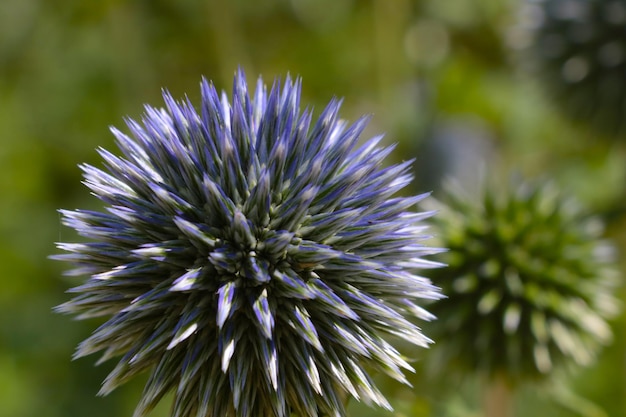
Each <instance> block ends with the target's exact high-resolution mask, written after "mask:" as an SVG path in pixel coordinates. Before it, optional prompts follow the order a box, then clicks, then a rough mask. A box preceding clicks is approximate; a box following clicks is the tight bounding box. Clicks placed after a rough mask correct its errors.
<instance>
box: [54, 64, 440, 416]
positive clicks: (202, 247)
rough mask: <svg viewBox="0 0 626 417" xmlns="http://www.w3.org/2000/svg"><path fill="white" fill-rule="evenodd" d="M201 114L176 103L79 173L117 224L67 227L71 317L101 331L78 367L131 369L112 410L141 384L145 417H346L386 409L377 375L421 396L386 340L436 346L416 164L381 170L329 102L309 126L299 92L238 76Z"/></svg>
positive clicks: (92, 216)
mask: <svg viewBox="0 0 626 417" xmlns="http://www.w3.org/2000/svg"><path fill="white" fill-rule="evenodd" d="M201 92H202V102H201V111H200V112H199V113H198V112H197V111H196V110H195V109H194V107H193V106H192V104H191V103H190V102H189V100H185V101H182V102H176V101H175V100H174V99H173V98H172V97H171V96H170V95H169V94H168V93H167V92H165V93H164V100H165V105H166V108H165V109H155V108H152V107H146V113H145V116H144V117H143V119H142V123H141V124H140V123H137V122H135V121H133V120H128V121H127V124H128V128H129V130H130V135H127V134H124V133H122V132H121V131H119V130H117V129H112V131H113V134H114V135H115V137H116V138H117V145H118V147H119V148H120V150H121V152H122V154H123V156H116V155H114V154H113V153H110V152H109V151H107V150H104V149H99V151H98V152H99V154H100V155H101V156H102V158H103V159H104V165H105V168H104V169H99V168H95V167H93V166H89V165H82V166H81V168H82V170H83V171H84V175H85V181H84V182H85V184H86V185H87V187H89V188H90V189H91V191H92V193H93V194H94V195H95V196H96V197H97V198H99V199H100V200H102V201H103V202H104V204H105V210H104V211H87V210H74V211H68V210H62V211H61V213H62V214H63V222H64V224H66V225H67V226H69V227H72V228H74V229H75V230H76V231H77V232H78V233H79V234H80V235H81V236H83V237H85V238H87V240H88V242H86V243H59V244H58V247H59V248H60V249H61V250H63V251H65V252H67V253H65V254H61V255H57V256H55V257H54V258H56V259H59V260H63V261H68V262H70V263H72V264H73V266H74V268H73V269H71V270H70V271H69V274H70V275H79V276H80V275H82V276H87V278H86V281H85V282H84V283H83V284H82V285H80V286H78V287H76V288H73V289H72V290H70V292H71V293H73V294H75V296H74V298H72V299H71V300H70V301H69V302H67V303H65V304H63V305H61V306H59V307H58V311H60V312H62V313H71V314H77V315H78V318H79V319H86V318H91V317H105V318H107V321H106V322H105V323H104V324H102V325H101V326H100V327H99V328H98V329H97V330H96V331H95V332H94V333H93V334H92V335H91V337H89V338H88V339H86V340H85V341H84V342H82V343H81V344H80V346H79V347H78V350H77V352H76V355H75V356H76V357H82V356H85V355H89V354H91V353H94V352H101V351H103V355H102V359H101V360H100V361H105V360H108V359H110V358H113V357H121V358H120V359H119V362H118V364H117V366H116V367H115V368H114V369H113V371H112V372H111V373H110V375H109V376H108V377H107V379H106V381H105V382H104V384H103V386H102V389H101V391H100V393H101V394H107V393H109V392H110V391H111V390H113V389H114V388H116V387H117V386H119V385H120V384H122V383H124V382H126V381H128V380H129V379H131V378H132V377H133V376H135V375H136V374H139V373H141V372H145V371H148V372H149V373H150V376H149V379H148V382H147V383H146V386H145V390H144V393H143V397H142V399H141V402H140V403H139V405H138V406H137V409H136V412H135V416H144V415H146V413H147V412H148V411H149V410H150V409H151V408H153V407H154V406H155V404H156V403H157V402H158V401H159V400H160V399H161V398H162V397H163V396H164V395H165V394H166V393H167V392H170V391H173V392H174V393H175V395H174V402H173V405H172V416H175V417H188V416H203V417H205V416H220V417H221V416H238V417H239V416H288V415H290V413H295V414H296V415H298V416H318V415H332V416H343V415H345V409H344V404H343V403H342V399H344V398H346V397H348V398H349V397H353V398H356V399H358V400H361V401H364V402H365V403H368V404H377V405H379V406H383V407H387V408H389V407H390V406H389V403H388V402H387V401H386V400H385V398H384V397H383V396H382V395H381V393H380V392H379V390H378V389H377V388H376V386H375V385H374V382H373V380H372V378H371V376H370V374H369V371H371V370H375V371H382V372H384V373H386V374H387V375H389V376H391V377H392V378H395V379H396V380H399V381H402V382H404V383H408V382H407V380H406V379H405V377H404V375H403V371H404V370H411V366H410V365H409V364H408V363H407V362H406V360H405V359H404V358H403V356H402V355H401V354H400V353H399V351H398V350H397V349H396V348H394V346H392V344H391V343H390V341H388V337H387V336H392V337H395V338H400V339H404V340H406V341H408V342H410V343H412V344H414V345H418V346H427V344H428V343H429V339H428V338H427V337H426V336H425V335H424V334H422V332H421V331H420V329H419V328H418V327H417V326H416V325H415V324H414V319H416V318H418V319H426V320H427V319H430V318H431V317H432V316H431V315H430V314H429V313H427V312H426V311H425V310H423V309H422V308H420V307H419V306H418V305H417V304H416V303H417V301H418V300H419V299H432V298H438V296H439V292H438V289H437V288H435V287H433V286H432V285H431V283H430V281H429V280H428V279H426V278H423V277H421V276H419V275H417V274H418V272H419V271H420V270H421V269H422V268H429V267H432V266H436V265H437V264H436V263H435V262H432V261H428V260H425V259H423V256H425V255H428V254H432V253H434V252H437V251H438V250H437V249H434V248H429V247H426V246H423V245H422V244H421V241H422V240H423V239H424V238H425V237H426V236H425V235H424V228H425V226H424V225H423V224H422V220H423V219H425V218H427V217H429V216H430V215H431V214H432V213H431V212H414V211H413V209H414V206H415V205H416V204H417V203H418V202H420V201H421V200H422V199H423V198H424V197H425V195H424V194H422V195H418V196H415V197H396V196H395V194H396V193H397V192H398V191H399V190H401V189H402V188H403V187H405V186H406V185H407V184H409V182H410V181H411V176H410V174H409V169H410V162H405V163H402V164H399V165H394V166H391V167H387V168H384V167H382V162H383V160H384V158H385V157H386V156H387V155H388V154H389V153H390V152H391V150H392V149H391V148H390V147H381V146H380V145H379V143H380V140H381V137H375V138H373V139H370V140H369V141H367V142H366V143H365V144H363V145H362V146H360V147H359V146H357V141H358V139H359V136H360V134H361V133H362V131H363V129H364V128H365V126H366V123H367V119H366V118H362V119H360V120H358V121H357V122H356V123H354V124H353V125H351V126H348V125H347V124H346V123H345V122H343V121H341V120H339V119H338V111H339V108H340V101H338V100H332V101H331V102H330V104H328V106H327V107H326V108H325V109H324V110H323V112H322V114H321V115H320V117H319V120H317V121H316V122H315V123H314V124H312V125H311V120H312V112H311V110H309V109H307V110H305V111H304V112H302V113H301V112H300V110H299V101H300V81H299V80H296V81H295V82H292V81H291V80H290V79H289V78H287V79H286V81H285V83H284V86H283V87H282V89H281V87H280V82H276V83H275V84H274V85H273V87H272V89H271V91H270V92H269V94H267V91H266V88H265V86H264V85H263V82H262V80H261V79H259V81H258V84H257V86H256V91H255V94H254V95H253V96H250V95H249V94H248V89H247V86H246V82H245V76H244V74H243V73H242V72H239V73H237V74H236V76H235V80H234V87H233V93H232V103H231V102H229V100H228V97H227V96H226V94H225V93H223V94H222V95H221V97H220V96H219V95H218V93H217V92H216V90H215V88H214V86H213V85H212V84H210V83H209V82H207V81H206V80H204V81H203V82H202V84H201Z"/></svg>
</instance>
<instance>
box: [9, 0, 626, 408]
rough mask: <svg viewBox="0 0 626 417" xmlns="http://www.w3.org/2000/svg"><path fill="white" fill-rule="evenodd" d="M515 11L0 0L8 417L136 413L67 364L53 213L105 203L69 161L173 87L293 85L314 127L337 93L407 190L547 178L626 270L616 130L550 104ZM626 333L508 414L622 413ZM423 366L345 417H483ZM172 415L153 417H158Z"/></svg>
mask: <svg viewBox="0 0 626 417" xmlns="http://www.w3.org/2000/svg"><path fill="white" fill-rule="evenodd" d="M523 3H524V2H523V1H522V0H519V1H517V0H259V1H249V0H232V1H217V0H135V1H123V0H100V1H97V2H87V1H82V0H62V1H44V0H20V1H2V2H0V132H1V133H0V234H1V236H2V239H1V240H0V279H1V280H2V285H1V286H0V288H1V289H0V417H34V416H45V417H82V416H90V417H99V416H102V417H104V416H107V417H109V416H119V417H122V416H130V415H132V410H133V409H134V406H135V404H136V403H137V401H138V399H139V396H140V392H141V388H142V385H143V382H144V381H143V380H141V379H138V380H136V381H134V382H132V383H130V384H128V385H126V386H125V387H123V388H121V389H118V390H117V391H116V392H114V393H113V394H111V395H110V396H108V397H106V398H98V397H96V396H95V394H96V392H97V391H98V389H99V386H100V383H101V381H102V380H103V379H104V378H105V376H106V375H107V373H108V372H109V371H110V370H111V368H112V367H113V365H114V361H111V363H106V364H103V365H100V366H98V367H95V366H94V362H95V360H96V359H97V358H91V357H90V358H86V359H81V360H78V361H75V362H71V361H70V360H71V355H72V352H73V351H74V348H75V346H76V345H77V344H78V342H79V341H80V340H82V339H84V338H86V337H87V336H88V335H89V334H90V332H91V331H92V330H93V328H94V326H95V323H93V322H73V321H70V320H69V319H68V318H67V317H63V316H59V315H56V314H53V313H52V311H51V309H52V307H53V306H55V305H57V304H59V303H61V302H63V301H65V300H66V299H67V298H68V296H67V295H66V294H64V291H65V290H67V289H68V288H69V287H71V286H73V285H76V284H77V281H76V280H72V279H69V278H66V277H63V276H62V271H63V267H64V265H61V264H60V263H58V262H53V261H50V260H48V259H47V256H48V255H50V254H53V253H55V252H56V249H55V247H54V242H56V241H72V240H73V239H75V236H74V234H73V232H72V231H71V230H69V229H66V228H64V227H62V226H61V224H60V217H59V214H58V213H57V211H56V210H57V209H59V208H67V209H75V208H79V207H80V208H98V207H99V204H98V202H97V201H96V200H95V199H93V198H92V197H91V196H90V195H89V192H88V190H87V189H86V188H85V187H84V186H82V184H81V183H80V181H81V176H80V171H79V169H78V167H77V164H79V163H83V162H86V163H91V164H94V165H97V166H98V165H99V164H100V162H99V159H98V157H97V154H96V152H95V148H96V147H98V146H102V147H105V148H108V149H111V150H113V149H115V148H114V144H113V137H112V135H111V134H110V133H109V130H108V127H109V126H110V125H115V126H117V127H119V128H121V129H122V130H124V121H123V118H124V117H125V116H129V117H131V118H139V117H140V116H141V113H142V111H143V108H142V106H143V104H144V103H149V104H151V105H154V106H161V104H162V99H161V89H162V88H167V89H168V90H169V91H171V92H172V94H173V95H174V96H175V97H182V96H183V95H184V94H187V95H188V96H189V97H190V98H191V100H192V101H194V102H195V103H198V99H199V82H200V79H201V77H202V76H205V77H207V78H209V79H211V80H213V81H214V83H215V84H216V85H217V87H218V88H220V89H226V90H229V89H230V87H231V83H232V77H233V74H234V71H235V70H236V68H237V67H238V66H241V67H242V68H243V69H244V70H245V71H246V73H247V75H248V77H249V80H248V81H249V83H251V84H252V83H253V82H254V81H255V79H256V77H257V76H258V75H263V78H264V80H265V81H266V83H268V84H271V82H272V81H273V79H274V78H275V77H283V76H284V75H285V74H287V73H290V74H291V75H293V76H295V75H298V76H301V77H302V78H303V103H305V104H312V105H314V106H315V109H317V110H318V112H319V111H320V110H321V108H322V107H323V106H324V105H325V104H326V103H327V102H328V101H329V100H330V98H331V97H333V96H339V97H345V101H344V105H343V110H342V116H343V117H344V118H346V119H348V120H352V121H354V120H356V118H357V117H358V116H359V115H361V114H363V113H371V114H373V116H374V117H373V120H372V122H371V124H370V127H369V128H368V132H367V133H368V135H370V136H372V135H374V134H378V133H381V132H386V141H387V143H398V147H397V148H396V152H395V154H394V156H393V157H392V159H393V158H395V160H396V161H399V160H403V159H408V158H415V159H416V164H415V174H416V181H415V183H414V185H413V187H414V190H412V192H422V191H431V190H432V191H434V192H435V195H437V192H438V190H439V186H440V183H441V179H442V178H443V177H444V176H446V175H452V176H457V177H460V178H462V179H463V182H464V184H465V186H466V187H468V189H471V187H478V184H479V183H480V178H481V176H485V175H489V176H505V177H506V176H508V175H510V174H511V173H517V174H521V175H523V176H525V177H529V178H542V179H549V180H551V181H553V182H555V183H556V184H557V185H558V186H559V187H560V188H562V189H563V190H564V191H565V192H567V193H569V194H572V195H574V196H576V197H577V198H579V199H580V200H582V201H583V202H584V203H585V204H586V205H587V206H588V207H589V208H590V210H592V211H593V212H595V213H597V214H598V215H600V216H602V217H603V218H604V219H605V221H606V224H607V226H608V227H607V235H608V237H610V238H611V239H613V240H614V241H615V242H616V244H617V245H618V254H619V255H620V258H624V257H623V254H624V253H626V252H625V251H626V212H625V209H626V204H625V202H626V200H625V199H624V197H625V191H626V187H625V186H624V178H626V148H625V147H624V141H626V135H625V134H624V129H622V130H621V131H618V132H617V133H616V132H610V133H606V132H599V133H596V132H597V130H594V129H589V128H587V127H586V125H585V124H584V123H580V120H575V119H576V118H574V120H572V118H571V117H567V116H566V115H564V114H563V112H561V111H560V110H559V106H558V102H556V101H555V100H551V99H550V94H547V93H546V90H547V89H546V88H545V83H544V84H542V82H541V80H542V78H541V77H540V76H538V75H537V71H536V69H533V68H534V67H533V65H527V64H528V63H529V62H531V61H532V56H531V55H532V52H531V51H530V49H532V48H528V44H529V39H530V38H529V34H528V33H527V31H528V30H533V29H536V27H537V25H538V24H539V23H541V22H542V21H543V20H542V15H541V14H540V13H535V12H533V10H535V9H528V4H523ZM534 3H536V4H534V6H536V5H537V4H539V3H541V2H534ZM615 3H618V2H615ZM528 10H530V12H529V11H528ZM544 20H545V19H544ZM619 34H621V35H618V36H622V38H621V41H622V42H623V41H624V39H626V34H625V33H624V32H623V31H621V32H619ZM618 40H619V39H618ZM624 52H626V51H624ZM571 66H572V65H570V67H571ZM570 69H571V68H570ZM579 69H580V66H578V67H576V66H575V65H574V67H573V70H572V71H574V72H573V74H574V76H576V75H577V74H579V73H576V71H575V70H579ZM570 72H571V71H570ZM622 73H623V74H624V77H623V79H624V80H626V73H624V71H622ZM568 74H569V73H568ZM570 75H571V74H570ZM570 78H571V77H570ZM624 82H626V81H624ZM617 88H619V87H617ZM622 88H623V85H622ZM622 92H623V90H622ZM622 104H623V105H626V104H624V103H622ZM623 263H624V262H622V264H623ZM622 269H623V265H622ZM619 291H620V297H621V299H622V300H626V297H625V296H624V289H623V287H622V288H620V290H619ZM625 326H626V321H625V319H624V315H623V314H622V316H620V317H619V318H617V319H616V320H614V321H613V322H612V327H613V330H614V332H615V337H614V341H613V343H612V344H611V345H610V346H608V347H607V348H606V349H604V350H603V352H602V355H601V356H600V357H599V360H598V361H597V363H596V364H595V365H594V366H593V367H590V368H587V369H582V370H576V371H574V372H573V373H568V374H564V375H563V376H560V377H559V376H558V375H557V378H556V379H555V380H553V381H552V382H549V383H543V384H541V385H533V384H529V385H527V386H525V387H523V389H522V390H521V392H519V393H518V395H517V397H516V399H515V409H516V413H517V414H516V415H518V416H521V417H524V416H555V417H574V416H584V417H604V416H626V399H625V398H626V332H625ZM432 349H436V345H435V346H434V347H433V348H432ZM414 357H415V358H418V359H420V360H419V361H418V362H417V368H418V369H417V373H416V374H415V375H412V376H411V377H410V379H411V381H412V383H413V384H414V388H413V389H410V388H406V387H403V386H400V385H399V384H397V383H395V382H392V381H390V380H388V379H385V378H380V379H379V381H380V384H381V386H382V388H383V392H384V393H385V394H386V395H387V396H388V398H389V399H390V401H391V403H392V404H393V405H394V407H395V411H394V412H385V411H384V410H379V409H375V410H374V409H369V408H367V407H365V406H362V405H359V404H351V409H352V415H355V416H357V415H358V416H405V417H410V416H418V417H419V416H424V417H426V416H432V417H469V416H473V417H479V416H481V415H482V414H481V407H480V402H481V398H480V393H479V392H478V389H477V381H475V380H473V379H472V378H465V379H463V380H459V379H456V378H446V375H431V374H429V373H427V372H426V371H425V370H423V369H422V368H424V366H423V364H424V363H425V362H427V361H428V355H427V354H425V353H423V352H415V354H414ZM168 402H169V400H168V401H164V403H163V404H162V406H160V407H159V408H158V409H157V410H155V411H154V413H153V415H154V416H155V417H164V416H167V415H168V414H167V410H168Z"/></svg>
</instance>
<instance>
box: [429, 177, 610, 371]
mask: <svg viewBox="0 0 626 417" xmlns="http://www.w3.org/2000/svg"><path fill="white" fill-rule="evenodd" d="M485 187H487V189H486V190H485V191H484V194H483V195H482V196H481V197H479V198H478V199H476V198H475V197H477V196H473V197H474V198H472V197H470V196H468V195H465V194H464V193H463V191H462V190H460V189H455V188H453V187H449V188H448V189H447V192H446V193H445V195H444V198H443V200H442V202H441V203H438V204H441V205H442V207H441V212H440V213H439V214H438V215H437V217H436V218H435V219H434V226H435V230H437V233H438V235H439V236H441V243H443V244H445V245H446V247H448V248H449V252H447V253H446V254H444V255H443V256H441V260H442V261H444V262H447V264H448V267H447V268H445V269H441V270H436V271H433V273H432V274H431V275H430V276H431V278H432V279H433V281H434V282H435V283H436V284H437V285H440V286H441V287H442V291H443V292H444V294H446V295H447V296H448V298H446V299H443V300H440V301H437V302H435V303H434V304H433V305H432V306H430V310H431V311H432V312H433V314H435V315H437V317H438V320H437V323H436V324H437V325H436V326H432V329H431V330H432V334H433V336H434V337H435V338H436V340H438V341H440V342H441V343H437V346H436V349H434V350H433V351H432V352H431V353H432V354H433V356H432V357H431V358H430V362H429V364H431V363H437V364H440V365H442V366H445V369H446V370H447V371H448V372H449V371H450V370H451V369H454V368H457V369H459V370H461V371H463V372H469V373H473V372H476V373H479V374H484V375H487V376H489V377H496V376H499V377H501V376H504V377H505V378H507V379H508V380H509V382H511V383H517V382H522V381H523V380H526V379H537V378H543V377H545V376H546V375H547V374H548V373H550V371H552V370H553V368H554V367H555V366H556V365H558V364H559V363H575V364H579V365H587V364H589V363H590V362H591V361H592V360H593V359H594V356H595V355H596V354H597V352H598V350H599V348H600V347H601V346H602V345H603V344H605V343H606V342H608V341H609V340H610V338H611V330H610V327H609V325H608V324H607V322H606V319H607V318H610V317H611V316H612V315H613V314H614V313H615V312H616V308H617V305H616V304H617V301H616V299H615V298H614V297H613V295H612V291H613V289H614V288H613V285H614V284H615V278H616V277H615V273H616V270H615V266H614V265H613V264H612V262H611V252H612V248H611V246H610V245H609V244H608V243H607V242H606V241H603V240H602V239H601V237H600V234H601V232H602V230H603V228H602V225H601V223H599V220H598V219H596V218H594V217H590V216H588V215H586V214H585V213H584V211H583V210H582V209H581V208H580V207H579V205H578V204H577V203H576V202H575V201H573V200H572V199H567V198H564V197H562V196H561V195H559V193H557V192H556V189H555V188H554V186H552V185H550V184H547V185H534V184H529V183H523V182H517V181H512V185H511V187H510V188H509V189H508V190H501V189H499V188H498V187H493V188H491V187H490V186H487V185H485ZM443 204H445V206H443ZM453 365H454V366H453Z"/></svg>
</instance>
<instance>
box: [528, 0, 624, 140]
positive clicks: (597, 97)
mask: <svg viewBox="0 0 626 417" xmlns="http://www.w3.org/2000/svg"><path fill="white" fill-rule="evenodd" d="M525 10H526V13H527V23H526V24H525V26H526V28H527V29H528V31H529V33H530V34H531V36H532V41H531V46H530V47H529V52H530V54H529V59H530V61H532V62H534V63H535V64H536V66H537V68H536V70H537V73H538V75H539V77H540V78H541V79H542V81H543V86H544V88H545V89H546V90H547V91H548V92H549V93H550V94H551V95H552V96H553V97H554V99H555V100H556V102H557V104H558V105H559V106H560V108H562V109H563V110H564V111H565V113H566V114H567V115H568V116H569V117H571V118H572V119H573V120H575V121H583V122H585V123H587V124H588V126H590V127H592V128H593V129H595V130H596V131H599V132H602V133H608V134H610V135H612V136H620V135H621V136H623V135H624V134H626V31H625V29H624V28H626V0H535V1H532V2H528V5H526V6H525Z"/></svg>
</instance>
